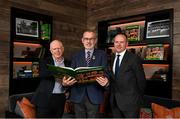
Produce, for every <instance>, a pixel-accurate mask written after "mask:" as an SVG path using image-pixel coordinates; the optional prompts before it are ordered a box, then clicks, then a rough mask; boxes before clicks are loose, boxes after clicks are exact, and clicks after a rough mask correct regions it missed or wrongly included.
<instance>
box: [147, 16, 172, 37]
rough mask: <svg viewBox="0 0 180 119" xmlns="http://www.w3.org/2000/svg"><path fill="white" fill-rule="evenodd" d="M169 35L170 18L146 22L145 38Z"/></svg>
mask: <svg viewBox="0 0 180 119" xmlns="http://www.w3.org/2000/svg"><path fill="white" fill-rule="evenodd" d="M169 36H170V20H169V19H164V20H157V21H151V22H147V31H146V38H161V37H169Z"/></svg>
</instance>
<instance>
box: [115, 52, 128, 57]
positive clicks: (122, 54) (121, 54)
mask: <svg viewBox="0 0 180 119" xmlns="http://www.w3.org/2000/svg"><path fill="white" fill-rule="evenodd" d="M125 52H126V50H124V51H122V52H121V53H117V52H116V56H117V55H120V56H121V57H123V56H124V54H125Z"/></svg>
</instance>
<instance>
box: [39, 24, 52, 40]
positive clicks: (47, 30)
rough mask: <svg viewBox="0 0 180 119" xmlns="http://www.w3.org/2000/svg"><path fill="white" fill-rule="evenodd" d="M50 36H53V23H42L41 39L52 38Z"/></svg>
mask: <svg viewBox="0 0 180 119" xmlns="http://www.w3.org/2000/svg"><path fill="white" fill-rule="evenodd" d="M50 37H51V25H50V24H41V39H42V40H50Z"/></svg>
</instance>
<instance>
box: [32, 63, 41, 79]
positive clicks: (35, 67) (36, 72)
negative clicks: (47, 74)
mask: <svg viewBox="0 0 180 119" xmlns="http://www.w3.org/2000/svg"><path fill="white" fill-rule="evenodd" d="M31 70H32V77H39V62H33V63H32V67H31Z"/></svg>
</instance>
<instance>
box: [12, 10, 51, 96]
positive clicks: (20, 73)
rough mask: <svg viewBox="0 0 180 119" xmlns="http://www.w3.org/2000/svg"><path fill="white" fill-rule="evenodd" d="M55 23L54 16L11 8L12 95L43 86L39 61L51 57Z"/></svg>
mask: <svg viewBox="0 0 180 119" xmlns="http://www.w3.org/2000/svg"><path fill="white" fill-rule="evenodd" d="M52 21H53V18H52V16H48V15H44V14H39V13H34V12H31V11H26V10H23V9H18V8H14V7H13V8H11V33H10V64H9V66H10V76H9V95H13V94H19V93H28V92H33V91H35V89H36V88H37V86H38V85H39V82H40V75H39V68H40V66H39V61H40V59H41V58H43V57H45V56H46V55H49V51H48V50H49V42H50V41H51V39H52Z"/></svg>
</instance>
